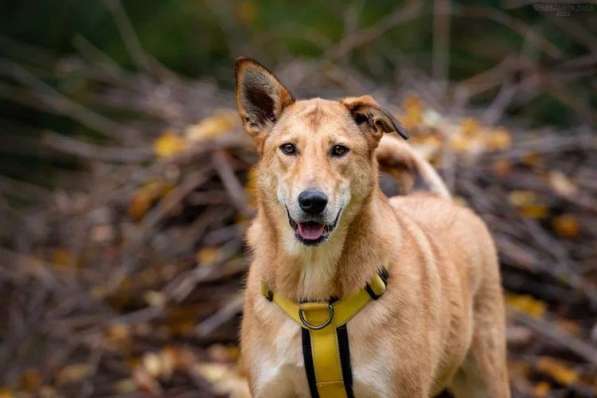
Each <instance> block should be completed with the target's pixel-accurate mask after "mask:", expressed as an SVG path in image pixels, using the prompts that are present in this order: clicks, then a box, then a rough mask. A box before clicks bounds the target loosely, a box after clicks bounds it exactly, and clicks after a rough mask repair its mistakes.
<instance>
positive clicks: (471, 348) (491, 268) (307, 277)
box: [236, 59, 510, 398]
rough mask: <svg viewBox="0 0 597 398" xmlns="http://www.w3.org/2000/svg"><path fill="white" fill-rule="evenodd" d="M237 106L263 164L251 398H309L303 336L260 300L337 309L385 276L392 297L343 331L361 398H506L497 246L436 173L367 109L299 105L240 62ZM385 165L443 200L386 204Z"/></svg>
mask: <svg viewBox="0 0 597 398" xmlns="http://www.w3.org/2000/svg"><path fill="white" fill-rule="evenodd" d="M236 79H237V89H236V90H237V91H236V98H237V105H238V109H239V112H240V115H241V118H242V121H243V125H244V128H245V130H246V131H247V133H248V134H249V135H250V136H251V137H252V138H253V139H254V141H255V143H256V146H257V148H258V151H259V154H260V161H259V163H258V165H257V169H256V189H257V205H258V214H257V217H256V219H255V220H254V222H253V224H252V226H251V227H250V230H249V232H248V242H249V245H250V247H251V248H252V250H253V262H252V264H251V268H250V271H249V276H248V281H247V286H246V295H245V309H244V318H243V323H242V341H241V344H242V359H243V365H244V367H245V369H246V371H247V373H248V376H249V384H250V389H251V392H252V394H253V396H254V397H259V398H260V397H309V396H310V392H309V385H308V381H307V377H306V376H305V363H304V361H303V356H302V347H301V330H300V329H301V328H300V327H299V326H297V324H296V323H295V322H294V321H293V320H291V319H290V318H289V317H288V315H287V314H286V313H284V312H283V311H282V310H281V309H280V308H278V307H277V306H276V305H274V304H273V303H272V302H270V301H268V300H267V299H266V298H265V297H264V296H263V294H262V284H263V283H266V284H267V285H268V286H269V287H270V288H271V289H272V291H274V292H276V294H281V295H284V296H285V297H287V298H289V299H290V300H294V301H296V302H302V301H305V300H307V301H324V302H325V301H327V300H329V299H330V298H331V297H337V298H342V297H346V296H347V295H350V294H352V293H353V292H355V291H357V290H359V289H361V288H363V286H365V285H366V284H367V281H368V280H369V278H371V276H372V275H374V274H375V273H376V272H377V271H378V269H379V267H380V265H383V266H384V267H386V268H387V269H388V271H389V279H388V283H387V290H386V292H385V294H384V295H383V296H382V297H381V298H380V299H379V300H377V301H371V302H370V303H369V304H367V305H366V306H365V307H364V308H363V309H362V310H361V311H360V312H359V313H358V314H357V315H356V316H355V317H354V318H353V319H351V320H350V321H349V322H348V324H347V328H348V335H349V336H350V363H351V367H352V382H353V383H352V389H353V392H354V396H355V397H383V398H388V397H403V398H427V397H432V396H434V395H436V394H438V393H439V392H441V391H442V390H443V389H444V388H448V389H450V390H451V391H452V392H453V394H454V395H455V396H456V397H458V398H481V397H488V398H507V397H509V396H510V392H509V386H508V376H507V369H506V359H505V357H506V350H505V336H504V334H505V332H504V329H505V327H504V323H505V322H504V305H503V298H502V291H501V285H500V275H499V269H498V263H497V257H496V252H495V248H494V244H493V241H492V238H491V236H490V234H489V232H488V230H487V228H486V227H485V225H484V223H483V222H482V221H481V220H480V219H479V217H477V216H476V215H475V214H473V212H471V211H470V210H468V209H466V208H464V207H461V206H458V205H456V204H455V203H454V202H452V201H451V200H450V199H449V194H448V193H447V190H446V189H445V187H444V186H443V183H442V182H441V180H440V179H439V177H438V176H437V174H436V173H435V172H434V170H433V169H432V168H431V166H430V165H429V164H428V163H426V162H425V161H423V160H422V159H420V158H418V157H417V156H416V155H415V154H414V153H413V152H412V150H411V149H410V148H409V147H408V146H407V145H406V144H404V143H402V142H400V141H399V139H398V138H394V137H391V136H389V135H388V136H387V137H385V138H383V139H382V136H383V135H384V132H391V131H396V132H400V131H399V126H398V125H397V123H396V122H395V121H394V120H393V119H392V117H391V116H390V115H389V114H388V113H387V112H384V111H383V110H382V109H381V108H380V107H379V106H378V105H377V103H376V102H375V101H374V100H373V99H372V98H371V97H369V96H364V97H358V98H346V99H343V100H340V101H329V100H324V99H320V98H315V99H310V100H301V101H295V99H294V98H293V96H292V95H291V94H290V92H289V91H288V90H287V89H286V88H285V87H284V86H283V85H282V84H281V83H280V82H279V81H278V80H277V79H276V78H275V77H274V76H273V75H272V74H271V73H270V72H269V71H268V70H267V69H265V68H264V67H263V66H261V65H259V64H257V63H256V62H254V61H252V60H249V59H240V60H238V61H237V63H236ZM378 157H379V161H380V163H382V165H389V166H392V165H402V166H404V165H406V167H407V168H409V169H414V170H416V171H417V172H419V173H420V174H421V177H422V178H423V179H425V180H426V182H427V183H428V184H431V185H432V186H431V188H432V190H434V191H435V193H434V194H433V193H427V194H415V195H410V196H403V197H394V198H391V199H388V198H387V197H386V196H385V195H384V194H383V193H382V192H381V190H380V188H379V186H378V160H377V158H378Z"/></svg>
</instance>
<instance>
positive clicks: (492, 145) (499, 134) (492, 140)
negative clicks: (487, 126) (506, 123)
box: [485, 129, 512, 151]
mask: <svg viewBox="0 0 597 398" xmlns="http://www.w3.org/2000/svg"><path fill="white" fill-rule="evenodd" d="M485 144H486V146H487V148H488V149H489V150H491V151H503V150H504V149H508V148H510V146H512V136H511V135H510V132H509V131H508V130H506V129H496V130H493V131H490V132H489V133H488V134H487V135H486V136H485Z"/></svg>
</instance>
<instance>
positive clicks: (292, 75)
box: [0, 0, 597, 398]
mask: <svg viewBox="0 0 597 398" xmlns="http://www.w3.org/2000/svg"><path fill="white" fill-rule="evenodd" d="M1 3H2V4H1V7H0V10H2V11H1V13H0V217H1V219H2V221H1V222H0V259H1V261H0V267H1V270H0V292H1V295H0V397H1V398H9V397H112V396H114V397H116V396H118V397H141V396H166V397H197V396H199V397H226V396H233V397H244V396H245V395H244V394H245V386H244V379H243V376H242V374H241V373H240V372H239V370H238V368H237V365H236V363H237V359H238V345H237V335H238V325H239V320H240V317H241V306H242V295H241V288H242V284H243V277H244V275H245V273H246V269H247V266H248V259H247V255H246V248H245V245H244V242H243V235H244V232H245V230H246V227H247V225H248V222H249V221H250V219H251V217H252V215H253V213H254V207H253V203H252V198H251V189H250V187H251V173H250V168H251V166H252V165H253V164H254V163H255V161H256V155H255V153H254V152H253V150H252V147H251V144H250V142H249V141H248V139H246V138H245V136H244V135H243V133H242V132H241V131H240V126H239V123H238V117H237V115H236V114H235V110H234V106H233V98H232V91H231V90H232V88H233V81H232V78H233V74H232V64H233V62H234V59H235V58H236V57H238V56H240V55H245V56H251V57H253V58H256V59H258V60H259V61H260V62H262V63H264V64H265V65H268V66H270V67H271V69H273V70H274V71H276V73H277V74H278V75H279V76H280V78H281V79H282V81H284V82H285V83H286V85H287V86H288V87H289V88H290V89H291V90H292V91H293V92H294V93H295V94H296V95H297V96H298V97H299V98H300V97H307V96H314V95H316V96H322V97H327V98H336V97H340V96H345V95H361V94H366V93H369V94H372V95H374V96H375V97H376V98H377V99H378V100H379V101H380V102H381V103H383V104H384V105H385V106H386V107H388V109H390V110H391V111H392V112H393V113H394V114H395V115H396V116H397V117H398V119H399V120H400V121H401V122H402V124H404V126H405V127H406V128H407V129H408V130H409V131H410V134H411V136H412V138H411V143H412V145H414V146H415V147H416V148H417V150H419V151H420V152H421V153H422V154H423V155H424V156H426V157H427V158H428V159H430V160H431V161H432V162H433V163H434V165H435V166H436V167H437V168H438V169H439V170H440V172H441V173H442V175H443V177H444V178H445V179H446V181H447V183H448V184H449V186H450V188H451V189H452V191H453V192H454V193H455V196H456V200H458V201H460V202H461V203H463V204H465V205H468V206H471V207H472V208H474V209H475V210H476V211H477V212H478V213H479V214H481V216H482V217H483V218H484V219H485V220H486V222H487V223H488V224H489V226H490V228H491V229H492V232H493V234H494V237H495V239H496V242H497V245H498V248H499V251H500V258H501V264H502V272H503V283H504V287H505V291H506V297H507V303H508V322H509V326H508V344H509V351H510V354H509V364H510V374H511V379H512V388H513V392H514V396H515V397H537V398H541V397H594V396H597V289H596V286H597V196H596V194H597V139H596V135H595V125H596V120H597V111H596V105H597V3H595V2H593V1H587V2H574V1H573V2H552V1H537V2H535V1H526V0H503V1H478V2H467V1H461V2H455V1H448V0H436V1H428V2H416V1H415V2H413V1H409V2H402V3H401V2H395V1H376V2H372V1H369V2H368V1H364V0H360V1H337V0H330V1H326V2H316V1H302V2H300V3H299V2H293V1H280V0H278V1H274V0H263V1H257V0H241V1H215V0H176V1H174V0H162V1H159V2H147V1H141V0H123V1H119V0H105V1H86V2H82V1H76V0H52V1H50V0H35V1H31V0H29V1H27V0H23V1H7V0H4V1H2V2H1ZM384 181H386V180H385V179H384ZM386 182H387V181H386ZM385 186H387V189H388V191H395V189H396V187H395V186H392V184H391V183H384V187H385Z"/></svg>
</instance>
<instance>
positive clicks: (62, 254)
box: [52, 248, 77, 269]
mask: <svg viewBox="0 0 597 398" xmlns="http://www.w3.org/2000/svg"><path fill="white" fill-rule="evenodd" d="M52 264H53V265H55V266H56V267H57V268H62V269H65V268H72V267H75V266H76V265H77V259H76V257H75V255H74V254H73V253H72V252H71V251H70V250H68V249H64V248H56V249H54V250H52Z"/></svg>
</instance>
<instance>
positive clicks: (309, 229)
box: [298, 222, 325, 240]
mask: <svg viewBox="0 0 597 398" xmlns="http://www.w3.org/2000/svg"><path fill="white" fill-rule="evenodd" d="M324 229H325V226H324V225H323V224H318V223H314V222H306V223H299V225H298V233H299V235H300V236H301V238H303V239H305V240H317V239H319V238H321V236H322V235H323V233H324Z"/></svg>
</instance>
